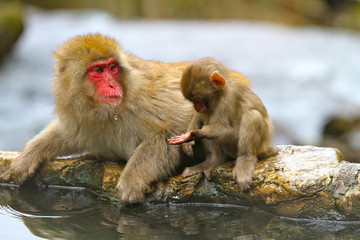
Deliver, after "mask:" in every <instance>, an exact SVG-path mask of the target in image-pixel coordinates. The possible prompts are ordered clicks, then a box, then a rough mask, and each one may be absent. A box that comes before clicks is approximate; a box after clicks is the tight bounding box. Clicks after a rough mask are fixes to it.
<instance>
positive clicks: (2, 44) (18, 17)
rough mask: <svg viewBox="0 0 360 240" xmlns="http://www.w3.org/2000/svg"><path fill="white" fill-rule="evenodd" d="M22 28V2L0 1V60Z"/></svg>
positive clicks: (8, 50)
mask: <svg viewBox="0 0 360 240" xmlns="http://www.w3.org/2000/svg"><path fill="white" fill-rule="evenodd" d="M23 29H24V22H23V6H22V4H21V3H19V2H4V1H0V60H1V59H2V58H3V57H4V55H5V54H7V53H9V52H10V50H11V49H12V48H13V46H14V44H15V43H16V41H17V40H18V38H19V37H20V35H21V33H22V32H23Z"/></svg>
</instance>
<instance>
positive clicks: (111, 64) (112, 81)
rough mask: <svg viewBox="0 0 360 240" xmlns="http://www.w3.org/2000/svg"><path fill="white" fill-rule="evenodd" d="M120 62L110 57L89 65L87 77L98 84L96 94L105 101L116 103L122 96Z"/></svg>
mask: <svg viewBox="0 0 360 240" xmlns="http://www.w3.org/2000/svg"><path fill="white" fill-rule="evenodd" d="M120 74H121V73H120V67H119V62H118V61H117V60H116V59H114V58H110V59H108V60H107V61H99V62H94V63H92V64H90V65H89V66H88V71H87V77H88V80H89V81H91V82H93V83H94V84H95V86H96V89H97V90H96V96H97V98H98V99H99V100H100V101H101V102H104V103H110V104H116V103H118V102H119V101H120V99H121V97H122V93H123V92H122V88H121V86H120V84H119V78H120Z"/></svg>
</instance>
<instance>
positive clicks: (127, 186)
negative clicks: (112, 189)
mask: <svg viewBox="0 0 360 240" xmlns="http://www.w3.org/2000/svg"><path fill="white" fill-rule="evenodd" d="M116 188H117V189H118V194H119V199H120V201H121V202H122V203H125V204H127V203H130V204H131V203H139V202H143V201H144V200H145V192H146V185H145V184H144V183H141V182H139V179H138V180H137V181H133V182H130V181H128V180H127V179H126V178H124V177H120V180H119V182H118V184H117V186H116Z"/></svg>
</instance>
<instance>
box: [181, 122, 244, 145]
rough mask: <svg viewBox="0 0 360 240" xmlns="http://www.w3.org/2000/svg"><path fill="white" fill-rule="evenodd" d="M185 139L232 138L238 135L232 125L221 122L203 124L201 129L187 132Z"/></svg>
mask: <svg viewBox="0 0 360 240" xmlns="http://www.w3.org/2000/svg"><path fill="white" fill-rule="evenodd" d="M188 134H189V136H188V138H187V141H192V140H197V139H209V140H212V139H233V138H236V137H237V136H238V133H237V131H236V130H235V129H234V128H232V127H227V126H224V125H222V124H211V125H205V126H203V127H202V128H201V129H195V130H192V131H190V132H188Z"/></svg>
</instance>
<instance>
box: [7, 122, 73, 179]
mask: <svg viewBox="0 0 360 240" xmlns="http://www.w3.org/2000/svg"><path fill="white" fill-rule="evenodd" d="M73 150H74V149H72V148H70V147H69V146H68V144H67V141H65V140H64V139H63V137H62V135H61V131H60V128H59V123H58V121H57V120H54V121H53V122H51V123H50V124H49V125H48V126H47V127H46V128H45V129H44V130H42V131H41V132H40V133H39V134H38V135H37V136H35V137H34V138H33V139H32V140H30V141H29V142H28V143H27V144H26V146H25V149H24V151H23V152H22V153H21V155H20V156H19V157H18V158H16V159H15V160H14V161H13V162H12V164H11V167H10V171H9V173H8V174H12V175H13V177H14V179H15V180H16V181H17V182H18V183H19V184H21V183H23V182H24V181H25V180H26V179H28V178H29V177H30V176H32V175H33V174H34V173H35V171H36V170H37V169H38V167H39V166H40V164H41V163H42V162H44V161H47V160H51V159H53V158H55V157H57V156H59V155H68V154H72V153H74V151H73Z"/></svg>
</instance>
